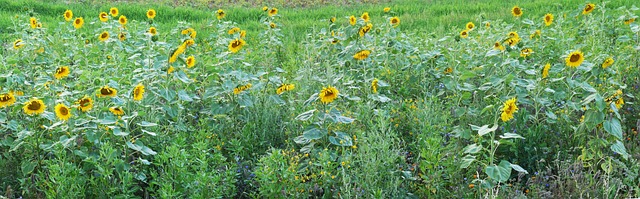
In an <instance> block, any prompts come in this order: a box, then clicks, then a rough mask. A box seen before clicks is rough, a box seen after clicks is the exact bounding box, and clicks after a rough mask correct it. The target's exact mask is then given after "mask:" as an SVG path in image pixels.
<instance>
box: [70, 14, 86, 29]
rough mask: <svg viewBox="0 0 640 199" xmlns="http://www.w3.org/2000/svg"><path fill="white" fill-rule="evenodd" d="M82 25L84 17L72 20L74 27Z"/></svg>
mask: <svg viewBox="0 0 640 199" xmlns="http://www.w3.org/2000/svg"><path fill="white" fill-rule="evenodd" d="M82 25H84V19H83V18H82V17H78V18H76V19H74V20H73V27H74V28H76V29H80V28H82Z"/></svg>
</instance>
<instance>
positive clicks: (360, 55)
mask: <svg viewBox="0 0 640 199" xmlns="http://www.w3.org/2000/svg"><path fill="white" fill-rule="evenodd" d="M369 54H371V51H370V50H361V51H358V52H357V53H356V54H355V55H353V58H354V59H356V60H364V59H366V58H367V57H369Z"/></svg>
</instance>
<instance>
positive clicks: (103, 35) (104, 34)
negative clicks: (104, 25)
mask: <svg viewBox="0 0 640 199" xmlns="http://www.w3.org/2000/svg"><path fill="white" fill-rule="evenodd" d="M98 39H100V41H107V40H108V39H109V32H107V31H104V32H102V33H101V34H100V36H99V37H98Z"/></svg>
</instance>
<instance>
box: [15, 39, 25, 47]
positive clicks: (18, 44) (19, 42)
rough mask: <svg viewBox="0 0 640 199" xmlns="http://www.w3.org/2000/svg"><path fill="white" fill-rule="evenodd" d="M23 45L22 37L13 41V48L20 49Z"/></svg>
mask: <svg viewBox="0 0 640 199" xmlns="http://www.w3.org/2000/svg"><path fill="white" fill-rule="evenodd" d="M23 46H24V42H23V41H22V39H17V40H16V41H14V42H13V49H20V48H22V47H23Z"/></svg>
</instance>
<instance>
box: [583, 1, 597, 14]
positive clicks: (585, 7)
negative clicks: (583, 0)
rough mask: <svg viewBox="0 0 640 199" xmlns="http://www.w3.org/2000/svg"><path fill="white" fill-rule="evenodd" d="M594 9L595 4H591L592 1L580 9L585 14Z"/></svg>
mask: <svg viewBox="0 0 640 199" xmlns="http://www.w3.org/2000/svg"><path fill="white" fill-rule="evenodd" d="M594 9H596V4H592V3H587V5H585V6H584V9H583V10H582V14H583V15H586V14H589V13H591V12H592V11H593V10H594Z"/></svg>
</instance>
